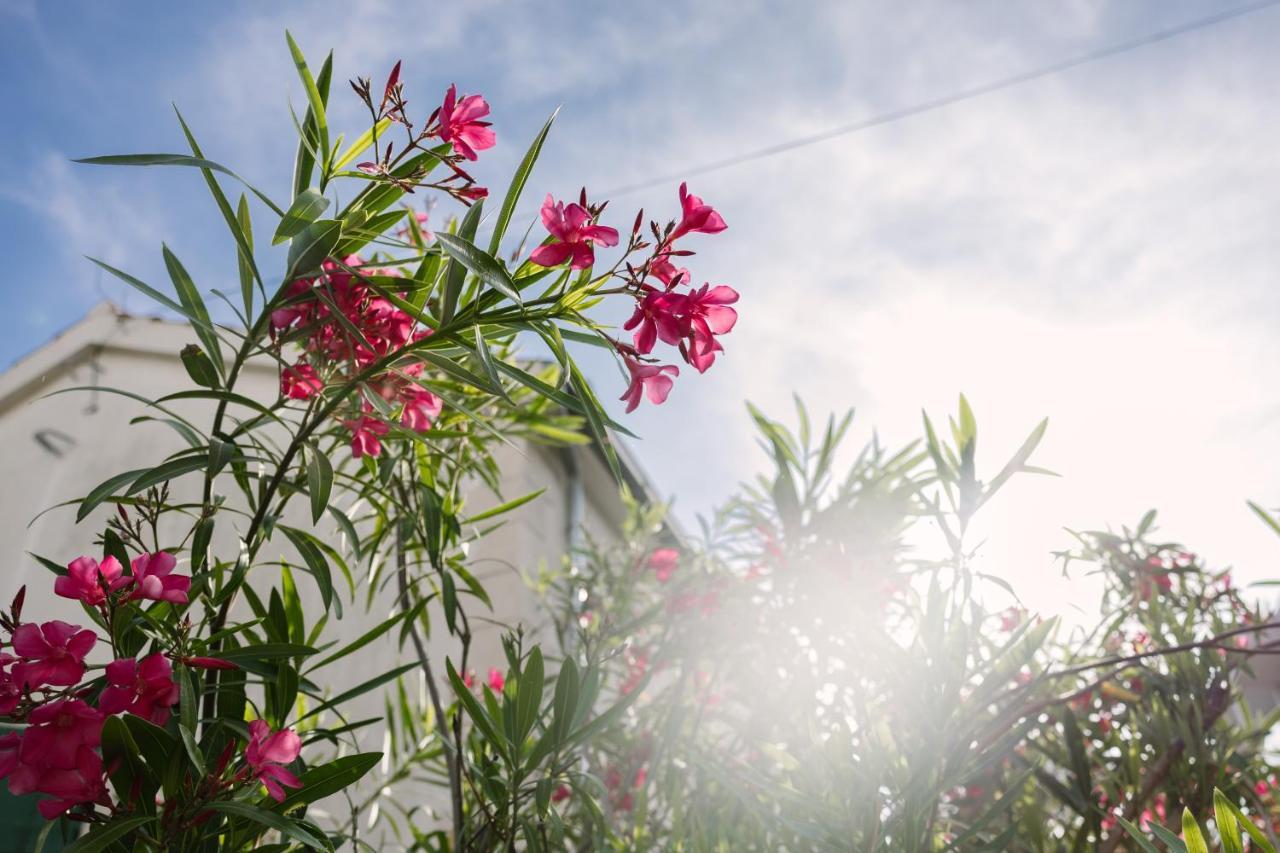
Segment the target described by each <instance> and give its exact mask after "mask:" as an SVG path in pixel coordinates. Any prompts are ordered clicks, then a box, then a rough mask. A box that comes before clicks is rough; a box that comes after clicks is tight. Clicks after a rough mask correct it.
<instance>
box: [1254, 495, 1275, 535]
mask: <svg viewBox="0 0 1280 853" xmlns="http://www.w3.org/2000/svg"><path fill="white" fill-rule="evenodd" d="M1248 503H1249V509H1251V510H1253V512H1254V514H1255V515H1257V516H1258V518H1260V519H1262V520H1263V521H1264V522H1265V523H1266V525H1267V527H1270V528H1271V529H1272V530H1274V531H1275V532H1276V533H1280V521H1276V520H1275V519H1274V518H1272V517H1271V515H1270V514H1269V513H1268V512H1267V511H1266V510H1265V509H1263V508H1262V507H1260V506H1258V505H1257V504H1256V503H1254V502H1253V501H1249V502H1248Z"/></svg>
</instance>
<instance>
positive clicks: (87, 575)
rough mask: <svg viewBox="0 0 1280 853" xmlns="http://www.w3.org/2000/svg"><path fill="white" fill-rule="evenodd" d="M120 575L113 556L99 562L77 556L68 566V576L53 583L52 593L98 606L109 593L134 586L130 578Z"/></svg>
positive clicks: (118, 565)
mask: <svg viewBox="0 0 1280 853" xmlns="http://www.w3.org/2000/svg"><path fill="white" fill-rule="evenodd" d="M123 573H124V568H123V567H122V566H121V565H120V561H119V560H117V559H116V558H115V557H104V558H103V560H102V562H101V563H99V562H98V561H97V560H95V559H93V558H92V557H77V558H75V559H74V560H72V561H71V562H70V563H68V564H67V573H66V574H65V575H63V576H61V577H59V578H58V579H57V580H55V581H54V582H53V591H54V592H55V593H56V594H58V595H60V596H62V597H63V598H76V599H79V600H80V601H83V602H84V603H85V604H87V605H89V606H90V607H97V606H98V605H99V604H102V603H103V602H104V601H106V600H107V593H108V592H115V591H116V590H117V589H120V588H121V587H124V586H128V585H129V584H131V583H133V579H132V578H127V577H122V574H123Z"/></svg>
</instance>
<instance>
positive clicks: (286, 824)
mask: <svg viewBox="0 0 1280 853" xmlns="http://www.w3.org/2000/svg"><path fill="white" fill-rule="evenodd" d="M206 807H207V808H210V809H212V810H214V811H216V812H222V813H223V814H227V815H231V816H232V817H239V818H244V819H245V820H251V821H253V822H254V823H257V824H260V825H262V826H265V827H267V828H268V829H274V830H275V831H276V832H279V833H281V834H283V835H286V836H288V837H289V838H292V839H293V840H294V841H297V842H299V843H300V844H305V845H306V846H307V847H311V848H313V849H316V850H332V849H333V846H332V845H330V844H329V840H328V839H327V838H322V837H320V836H317V835H313V834H312V833H311V832H309V831H308V830H306V829H304V828H303V827H301V826H299V825H298V824H297V823H296V822H295V821H292V820H289V819H288V818H286V817H283V816H282V815H279V814H277V813H276V812H269V811H267V810H266V809H260V808H258V807H257V806H251V805H249V804H248V803H242V802H238V801H236V800H214V801H213V802H210V803H206Z"/></svg>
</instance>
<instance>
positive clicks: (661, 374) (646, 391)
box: [618, 357, 680, 412]
mask: <svg viewBox="0 0 1280 853" xmlns="http://www.w3.org/2000/svg"><path fill="white" fill-rule="evenodd" d="M624 361H625V362H626V365H627V370H628V371H630V373H631V384H630V385H628V386H627V390H626V391H625V392H623V394H622V396H621V397H619V398H618V399H619V400H625V401H626V403H627V412H633V411H635V409H636V407H637V406H639V405H640V398H641V397H642V396H643V397H648V398H649V402H650V403H653V404H654V405H655V406H656V405H660V404H662V403H665V402H666V400H667V395H668V394H670V393H671V386H672V385H673V384H675V383H674V382H673V381H672V379H671V377H672V376H679V375H680V368H678V367H676V366H675V365H674V364H663V365H658V364H645V363H642V362H639V361H636V360H635V359H634V358H630V357H627V358H626V359H624ZM667 374H670V376H668V375H667Z"/></svg>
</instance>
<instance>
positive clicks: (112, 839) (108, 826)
mask: <svg viewBox="0 0 1280 853" xmlns="http://www.w3.org/2000/svg"><path fill="white" fill-rule="evenodd" d="M155 819H156V818H155V815H144V816H142V817H126V818H119V819H116V820H112V821H110V822H109V823H104V824H102V825H100V826H96V827H94V828H93V829H92V830H90V831H89V832H88V834H86V835H83V836H81V837H80V838H77V839H76V840H75V841H74V842H73V843H72V844H71V845H70V846H69V847H67V848H66V851H65V853H101V851H104V850H107V849H109V848H110V847H111V846H112V845H113V844H115V843H116V842H117V841H119V840H120V839H122V838H124V837H125V836H126V835H128V834H129V833H131V832H133V831H134V830H135V829H141V828H142V827H144V826H146V825H147V824H149V823H152V822H154V821H155Z"/></svg>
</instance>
